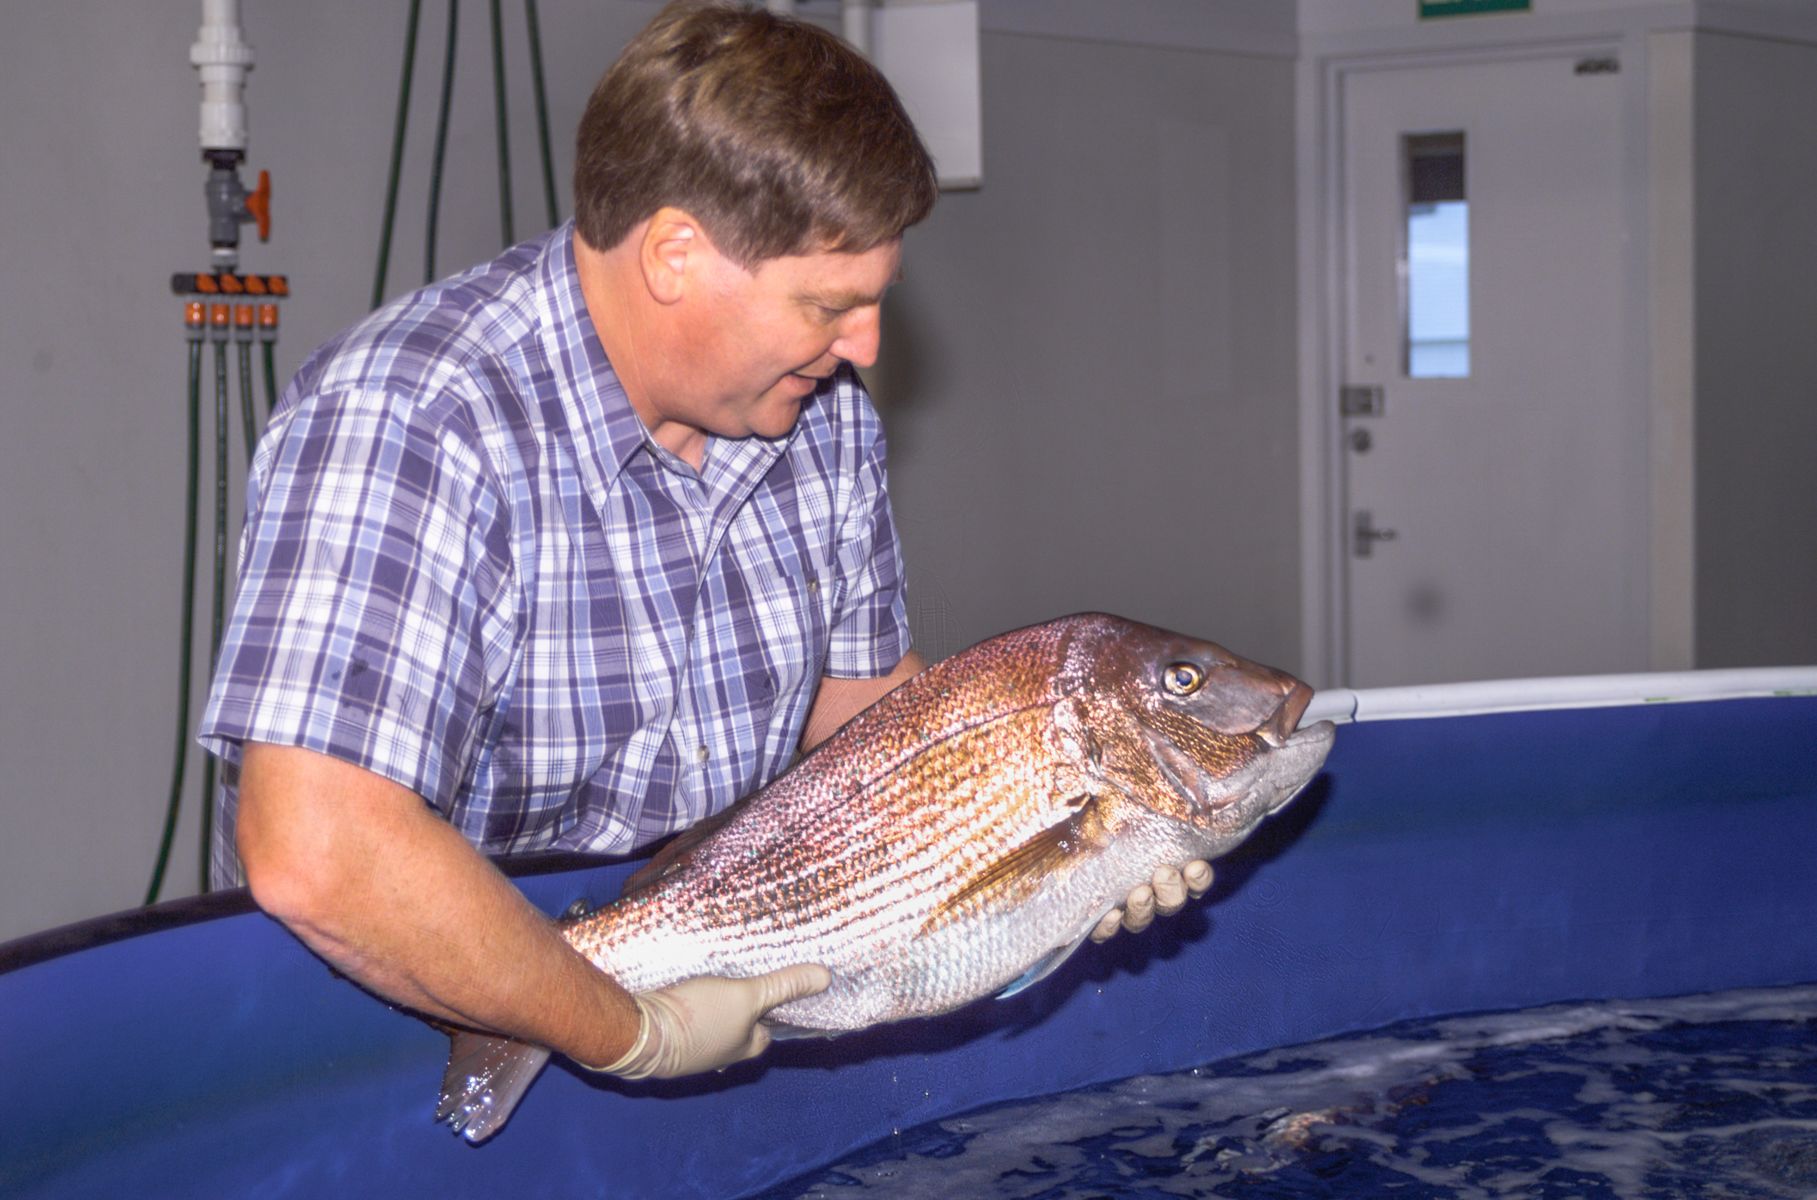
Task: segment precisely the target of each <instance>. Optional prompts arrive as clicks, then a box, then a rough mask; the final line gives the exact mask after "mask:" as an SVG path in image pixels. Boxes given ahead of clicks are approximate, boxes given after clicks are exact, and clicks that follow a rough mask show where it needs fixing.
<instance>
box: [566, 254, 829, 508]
mask: <svg viewBox="0 0 1817 1200" xmlns="http://www.w3.org/2000/svg"><path fill="white" fill-rule="evenodd" d="M537 273H538V278H537V283H538V286H537V289H536V290H537V316H538V321H539V324H540V327H541V328H540V331H539V333H540V337H541V340H542V345H543V351H544V353H545V354H547V355H548V358H549V362H550V365H551V366H552V367H554V369H555V387H554V388H553V394H545V395H544V396H543V397H542V407H543V411H544V415H545V418H546V419H549V420H551V421H552V422H553V421H557V420H559V423H560V424H562V425H564V426H566V428H567V429H568V431H569V433H570V436H572V438H573V439H574V445H575V451H576V454H575V457H576V459H577V466H578V469H579V471H580V475H581V481H582V483H583V484H584V485H585V487H586V489H587V491H588V493H589V494H591V495H594V496H596V497H601V498H603V497H604V496H605V494H606V493H607V492H608V491H610V490H611V489H612V487H613V485H614V484H616V483H617V482H618V477H619V475H620V473H622V472H623V471H624V469H625V467H626V465H627V464H628V463H629V462H630V460H631V458H632V456H633V455H635V454H636V453H637V452H638V451H639V450H646V449H647V450H648V451H649V452H650V454H651V456H652V457H653V458H655V459H656V460H657V461H658V462H661V463H663V464H665V465H667V466H669V467H670V468H671V469H676V470H679V471H687V470H688V468H687V466H686V464H684V463H682V462H681V461H680V460H679V459H677V458H676V457H675V456H674V455H672V454H670V453H669V452H668V451H666V450H663V449H662V448H661V447H659V446H657V445H656V443H655V442H653V441H651V440H650V433H649V430H647V429H646V428H644V423H643V422H642V421H641V420H640V419H638V416H637V414H636V412H634V411H633V410H632V408H631V399H630V397H629V396H627V395H625V389H624V385H623V384H622V383H620V382H619V379H618V373H617V372H616V371H614V370H613V369H612V364H611V362H610V361H609V360H608V359H607V358H606V349H605V347H604V346H602V345H601V344H600V341H599V333H598V331H596V330H595V329H594V328H593V320H592V318H591V317H589V316H588V315H587V302H586V298H585V297H584V296H583V295H582V294H581V288H580V270H579V268H578V267H577V266H576V265H575V261H574V222H573V221H571V220H570V221H568V222H566V223H564V224H563V225H562V226H561V228H559V229H557V230H556V231H555V232H554V234H553V235H551V237H550V238H549V241H548V243H547V244H546V245H545V246H544V247H543V251H542V257H541V261H540V262H539V264H538V266H537ZM812 403H814V401H810V404H812ZM800 428H801V422H799V421H797V422H796V423H795V429H793V430H791V431H790V432H789V434H788V436H787V437H782V438H777V439H774V440H770V439H766V438H760V437H747V438H731V439H728V438H716V437H709V438H708V439H707V448H706V454H705V457H704V458H703V460H702V463H701V471H700V479H701V482H702V483H703V484H705V486H706V487H707V488H708V490H709V491H710V492H711V493H714V494H715V495H716V497H717V498H718V500H719V501H720V502H721V503H726V502H730V503H733V504H736V503H741V502H742V501H743V499H744V498H745V497H746V496H748V495H749V494H750V492H751V490H752V489H753V488H755V487H756V486H757V483H758V481H759V480H761V479H762V478H763V476H764V475H766V474H767V473H768V472H769V470H770V468H771V467H772V466H774V465H775V462H776V460H777V459H779V458H781V457H782V455H783V453H784V451H786V450H787V449H788V445H789V443H790V442H791V441H793V440H794V438H795V436H796V434H797V433H798V432H799V430H800Z"/></svg>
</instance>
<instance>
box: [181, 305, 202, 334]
mask: <svg viewBox="0 0 1817 1200" xmlns="http://www.w3.org/2000/svg"><path fill="white" fill-rule="evenodd" d="M207 319H208V311H207V309H206V307H204V305H203V304H202V302H201V301H200V300H191V301H190V302H189V303H188V304H185V305H184V306H183V324H185V325H187V326H189V327H190V328H191V329H200V328H202V325H203V323H204V322H206V321H207Z"/></svg>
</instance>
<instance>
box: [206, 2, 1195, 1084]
mask: <svg viewBox="0 0 1817 1200" xmlns="http://www.w3.org/2000/svg"><path fill="white" fill-rule="evenodd" d="M934 198H935V184H934V176H933V169H932V164H931V162H930V160H929V159H928V156H927V154H926V151H925V150H924V149H923V148H922V146H921V144H920V142H919V140H918V139H917V137H916V135H915V132H914V129H913V127H912V126H911V125H910V123H909V121H908V118H907V116H906V115H905V114H904V113H903V111H902V109H901V106H900V104H899V103H898V102H897V100H896V97H895V96H894V94H893V93H892V92H891V91H890V89H889V86H888V85H887V84H886V83H885V82H884V81H883V79H882V77H881V76H879V75H878V74H877V73H876V72H875V71H874V70H873V69H872V68H871V67H870V66H869V65H868V64H867V63H866V62H865V61H864V60H863V59H862V58H861V57H860V56H858V55H857V54H855V53H854V52H852V51H851V50H850V49H848V48H847V47H846V46H845V45H844V44H843V43H841V42H840V41H839V40H838V39H837V38H835V37H833V36H832V35H830V34H827V33H825V32H823V31H821V30H819V29H817V28H815V27H813V26H811V25H807V24H803V23H798V22H794V21H789V20H784V19H780V18H777V17H775V16H772V15H770V14H768V13H766V12H763V11H760V10H750V9H746V8H735V7H726V6H723V5H715V4H701V3H683V4H678V5H671V6H670V7H669V8H667V9H665V10H664V11H663V12H662V13H661V14H660V15H659V16H658V17H657V18H656V20H655V21H654V22H653V23H652V24H651V26H650V27H649V28H648V29H646V30H645V31H644V32H643V33H642V34H640V35H639V37H638V38H637V39H636V40H635V41H634V42H633V43H632V44H631V45H630V46H629V47H627V49H626V50H625V52H624V54H623V56H622V57H621V58H620V59H619V60H618V62H617V63H616V64H615V65H614V66H613V67H612V69H611V70H610V71H608V72H607V74H606V76H605V78H604V79H603V80H602V81H601V83H600V85H599V87H598V88H597V89H596V90H595V92H594V94H593V97H592V98H591V100H590V101H589V103H588V106H587V109H586V112H585V114H584V115H583V117H582V120H581V126H580V134H579V139H578V153H577V165H576V170H575V219H574V221H573V223H572V229H571V230H570V229H569V228H567V227H563V228H561V229H557V230H555V231H553V232H552V233H551V234H549V235H547V236H545V237H543V238H541V239H538V240H535V241H532V242H529V243H526V244H524V245H522V246H518V247H515V248H513V249H511V250H509V251H507V252H506V253H505V254H503V255H502V256H500V257H499V258H498V259H496V260H495V261H493V262H492V263H490V264H487V265H485V266H481V267H477V268H474V269H473V270H471V271H469V272H467V273H465V274H463V275H461V276H458V277H456V278H454V279H451V280H448V281H445V282H443V283H441V284H437V285H435V286H433V287H430V288H426V289H424V290H423V291H421V292H418V293H416V294H415V295H412V296H409V297H406V298H405V299H403V300H401V301H399V302H397V303H395V304H393V305H391V306H389V307H387V308H386V309H383V310H381V311H380V312H378V313H375V314H373V315H372V316H371V317H369V318H368V319H367V320H365V321H364V322H362V323H361V324H359V325H357V326H355V327H354V328H353V329H351V330H349V331H348V332H346V333H344V334H342V335H340V336H339V337H338V338H336V339H335V340H334V341H332V342H330V343H329V344H328V345H327V346H325V347H323V348H322V349H321V350H319V351H318V352H317V353H316V354H315V355H313V356H312V357H311V358H310V360H309V361H308V362H307V363H305V364H304V366H303V367H302V369H301V370H300V371H299V372H298V374H297V377H296V378H295V380H293V381H292V383H291V385H290V387H289V388H288V389H287V391H286V395H285V398H284V401H283V403H282V404H281V405H280V408H279V411H278V413H277V415H276V417H275V418H274V420H273V422H272V426H271V429H270V431H269V432H268V434H267V436H266V438H265V440H264V442H263V443H262V444H261V447H260V450H259V454H258V457H257V460H256V462H255V464H254V470H253V472H252V478H251V480H250V482H249V487H248V493H249V514H250V515H249V518H248V525H247V530H246V534H245V539H244V545H243V547H242V570H241V585H240V594H239V596H238V598H237V600H236V604H235V612H234V617H233V622H232V625H231V627H230V629H229V631H228V635H227V639H226V643H225V645H224V647H223V651H222V656H221V661H220V667H219V670H218V673H217V677H216V680H215V686H214V691H213V694H212V696H211V698H210V703H209V708H208V711H207V713H206V715H205V716H204V719H203V727H202V738H203V741H204V744H205V745H207V746H208V747H209V748H210V749H211V750H213V751H214V752H216V753H218V754H220V755H221V756H222V757H223V758H224V759H225V760H226V769H225V770H224V772H223V779H224V787H223V790H222V796H221V804H220V820H219V823H218V841H217V847H216V875H217V878H218V879H219V880H220V881H222V882H234V881H236V880H237V879H238V877H239V876H240V874H241V868H242V866H243V873H244V877H245V879H246V881H247V883H248V884H249V885H250V887H251V889H252V893H253V896H254V898H255V899H256V900H257V901H258V903H259V904H260V905H261V906H262V907H263V908H264V909H266V911H268V912H270V913H271V914H272V915H274V916H276V917H277V918H278V919H280V920H281V921H283V922H284V923H285V924H286V925H287V926H288V927H289V928H290V929H291V930H292V931H293V932H295V933H296V934H297V935H298V936H299V937H300V938H302V939H303V941H304V942H305V943H307V944H308V945H309V946H310V947H311V949H313V950H314V951H316V952H317V953H318V954H320V955H321V956H322V957H323V958H325V959H327V960H328V961H329V962H330V963H332V964H333V965H334V966H335V967H336V968H337V969H339V970H341V971H342V972H343V973H345V974H347V975H349V976H351V977H352V978H354V979H356V980H358V981H359V982H360V983H362V984H364V985H365V986H366V987H368V988H369V989H371V990H373V991H375V992H377V993H379V994H381V995H383V996H386V997H388V998H390V999H391V1000H393V1001H396V1002H398V1003H400V1004H404V1005H407V1006H409V1007H411V1008H414V1009H416V1010H418V1011H420V1012H423V1013H425V1014H428V1015H430V1016H432V1017H438V1018H441V1019H444V1020H447V1021H452V1022H455V1023H458V1024H461V1025H467V1026H472V1027H477V1028H481V1029H487V1030H493V1031H497V1032H501V1033H505V1034H509V1035H511V1036H514V1037H517V1038H521V1039H523V1040H526V1041H531V1042H536V1043H539V1044H541V1045H545V1046H549V1047H551V1048H553V1049H555V1050H557V1051H559V1052H561V1053H564V1054H566V1055H568V1056H569V1057H571V1058H573V1059H574V1060H576V1061H577V1062H580V1063H582V1064H590V1065H592V1066H594V1067H595V1068H596V1069H601V1070H607V1071H612V1072H616V1073H619V1074H624V1075H629V1076H645V1075H652V1074H654V1075H662V1076H672V1075H682V1074H688V1073H692V1072H696V1071H704V1070H708V1069H712V1068H716V1067H720V1066H724V1065H726V1064H727V1063H730V1062H734V1061H737V1060H739V1059H742V1058H746V1057H750V1056H752V1055H754V1054H757V1053H760V1052H761V1051H762V1049H763V1047H764V1045H765V1044H766V1043H767V1040H768V1039H767V1034H766V1033H765V1032H764V1030H763V1028H762V1026H761V1025H759V1024H758V1020H759V1018H760V1017H761V1016H762V1015H763V1014H764V1013H765V1012H767V1011H768V1010H769V1009H770V1008H772V1007H774V1006H776V1005H777V1004H780V1003H783V1002H785V1001H788V1000H790V999H794V998H797V997H799V996H803V995H808V994H812V993H813V992H815V991H818V990H820V989H822V988H824V987H826V986H827V984H828V982H829V977H828V975H827V972H826V971H825V969H824V968H822V967H818V966H813V965H803V966H798V967H793V968H789V969H786V970H783V971H779V972H776V973H774V974H772V975H767V976H763V977H760V978H757V979H750V980H729V979H696V980H690V981H687V982H684V983H682V984H679V985H676V986H675V987H672V988H667V989H663V990H662V991H661V992H655V993H647V994H644V995H639V996H632V995H630V994H628V993H626V992H625V991H624V990H623V989H622V988H620V987H619V986H618V985H617V984H616V983H615V982H614V981H613V980H611V979H610V978H609V977H607V976H606V975H604V974H603V973H601V972H599V971H597V970H595V969H594V968H593V967H592V966H591V965H590V964H588V963H587V962H586V961H585V960H583V959H582V958H580V957H579V955H577V954H576V953H574V952H573V951H572V950H571V949H570V948H569V947H568V946H567V944H566V943H565V942H564V941H563V940H562V939H561V938H560V937H559V936H558V935H557V934H556V933H555V931H554V927H553V926H552V925H551V924H550V923H549V922H548V921H547V920H546V919H544V918H543V917H542V916H541V914H539V913H537V912H536V911H535V910H534V909H533V908H532V907H531V906H530V905H529V904H528V903H527V902H526V901H525V900H524V899H523V898H522V896H521V895H520V894H519V893H518V892H517V891H516V889H515V888H513V887H512V886H511V884H510V883H509V882H508V881H507V880H506V879H505V878H504V877H503V876H502V875H500V874H499V873H498V872H497V870H496V869H494V868H493V867H492V865H491V864H490V862H489V861H488V860H487V859H486V857H485V856H484V853H482V852H494V853H497V852H511V851H520V850H530V849H544V848H551V847H554V848H574V849H588V850H598V851H614V852H626V851H631V850H634V849H636V848H638V847H641V846H644V845H646V844H648V843H650V842H653V841H655V840H657V839H658V838H660V837H662V836H664V835H666V834H668V833H671V832H674V831H675V830H678V829H681V828H683V827H685V826H687V825H689V824H691V823H693V822H694V821H697V820H699V819H700V818H702V817H705V816H707V815H709V814H710V813H713V812H715V811H718V810H721V809H723V808H724V807H725V806H727V805H729V804H730V803H731V802H733V801H734V800H736V799H737V798H738V797H740V796H742V795H745V794H748V793H749V792H751V791H753V790H755V789H756V788H757V787H759V786H761V785H762V784H763V783H764V782H766V781H767V780H768V779H770V778H771V777H773V776H774V775H776V774H777V773H779V772H780V771H781V770H782V769H783V768H785V767H786V766H787V764H788V762H789V760H790V759H791V757H792V756H793V754H794V753H795V752H796V750H797V748H798V747H800V748H807V747H811V746H813V745H814V744H815V743H817V742H819V741H820V740H822V739H823V738H825V737H826V736H827V735H828V734H829V733H831V732H832V731H833V730H834V729H836V728H838V726H839V725H840V724H842V723H843V722H844V721H845V719H846V718H847V717H849V716H850V715H852V714H853V713H854V712H856V711H857V710H858V709H860V708H862V707H863V706H865V705H867V704H869V703H870V702H871V701H873V700H875V699H876V698H878V697H879V696H881V695H882V694H883V693H885V692H886V691H888V690H889V689H890V688H892V687H894V686H895V685H896V684H897V683H899V682H900V681H901V680H903V679H905V678H907V677H908V676H910V675H911V674H913V673H914V672H915V671H916V670H918V669H920V668H921V666H922V665H923V663H922V661H921V659H920V658H919V656H917V655H916V654H915V653H914V652H913V651H912V650H911V649H910V648H909V633H908V628H907V622H906V620H905V619H904V604H903V596H902V587H903V584H902V571H901V565H900V561H899V558H900V555H899V550H898V546H897V539H896V534H895V529H894V525H893V523H892V520H891V516H890V510H889V502H888V498H887V495H886V493H885V489H884V443H883V435H882V430H881V428H880V427H879V424H878V422H877V418H876V414H875V413H874V412H873V411H872V409H871V406H870V403H869V401H868V398H867V397H866V396H865V394H864V390H863V388H862V386H861V385H860V383H859V382H858V379H857V377H856V375H855V373H854V370H853V368H854V367H863V366H868V365H870V364H871V363H872V362H873V361H874V360H875V357H876V354H877V348H878V328H879V312H880V305H881V302H882V299H883V295H884V292H885V291H886V290H887V288H888V287H889V285H890V284H891V283H892V282H893V281H894V280H895V279H896V278H897V275H898V270H899V264H900V257H901V237H902V233H903V231H904V230H905V229H906V228H908V227H909V226H910V225H913V224H915V223H916V222H918V221H920V220H921V219H922V218H923V217H924V216H925V215H926V214H927V212H928V211H929V210H930V209H931V207H932V205H933V202H934ZM236 854H237V858H236ZM1199 866H1202V864H1199ZM1208 878H1209V872H1208V871H1207V872H1204V873H1203V874H1202V875H1201V876H1200V877H1199V878H1198V879H1195V883H1203V882H1208ZM1163 882H1165V883H1166V884H1167V887H1166V888H1165V889H1164V890H1165V891H1166V892H1167V894H1166V895H1164V896H1163V904H1162V907H1163V908H1166V907H1170V906H1177V904H1178V903H1182V902H1183V900H1184V890H1185V889H1184V885H1182V884H1181V883H1180V881H1179V877H1178V874H1177V873H1174V874H1172V875H1170V876H1168V877H1167V878H1166V880H1164V881H1163ZM1201 890H1202V889H1201ZM1139 891H1140V892H1141V893H1142V894H1139V895H1136V896H1133V897H1132V903H1131V905H1129V906H1128V907H1129V909H1130V912H1129V917H1128V921H1127V923H1128V924H1129V925H1130V926H1131V927H1132V928H1133V927H1138V926H1139V925H1141V924H1145V923H1146V921H1147V919H1148V916H1149V915H1150V914H1151V912H1152V908H1153V906H1154V905H1153V899H1152V897H1149V896H1148V895H1147V894H1146V893H1147V892H1148V889H1146V888H1144V889H1139ZM1176 897H1177V898H1176ZM1120 915H1122V914H1113V917H1112V919H1111V921H1109V922H1107V926H1106V928H1105V930H1104V931H1103V932H1104V933H1105V934H1106V936H1108V933H1109V931H1110V930H1111V929H1114V918H1115V917H1116V916H1120Z"/></svg>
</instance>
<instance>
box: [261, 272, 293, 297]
mask: <svg viewBox="0 0 1817 1200" xmlns="http://www.w3.org/2000/svg"><path fill="white" fill-rule="evenodd" d="M265 282H266V283H267V284H268V285H269V286H270V288H271V294H272V295H274V296H288V295H290V279H289V277H288V276H284V275H270V276H267V277H266V280H265Z"/></svg>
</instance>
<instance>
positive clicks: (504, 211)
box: [490, 0, 517, 246]
mask: <svg viewBox="0 0 1817 1200" xmlns="http://www.w3.org/2000/svg"><path fill="white" fill-rule="evenodd" d="M490 7H491V10H492V108H493V111H494V113H495V114H496V117H497V121H498V223H499V226H500V227H501V230H502V232H503V233H504V235H505V245H507V246H509V245H512V244H514V243H515V242H516V241H517V236H516V235H515V234H514V233H513V231H512V229H513V226H512V221H511V121H510V117H509V114H508V113H507V112H506V109H505V18H504V16H503V14H502V13H501V12H500V11H499V8H500V0H492V2H491V5H490Z"/></svg>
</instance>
